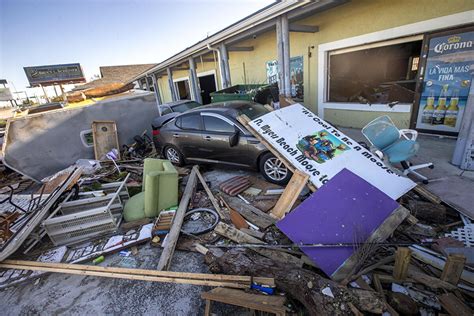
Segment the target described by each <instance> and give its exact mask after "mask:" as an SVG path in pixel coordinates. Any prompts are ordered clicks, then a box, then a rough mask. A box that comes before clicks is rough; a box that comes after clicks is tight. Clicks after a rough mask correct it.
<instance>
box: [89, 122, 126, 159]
mask: <svg viewBox="0 0 474 316" xmlns="http://www.w3.org/2000/svg"><path fill="white" fill-rule="evenodd" d="M92 138H93V142H94V154H95V159H96V160H101V158H103V157H104V156H105V155H106V154H107V153H108V152H109V151H111V150H112V149H113V148H115V149H117V151H118V152H119V154H118V156H119V157H118V159H120V147H119V142H118V137H117V125H116V124H115V121H93V122H92Z"/></svg>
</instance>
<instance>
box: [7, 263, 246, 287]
mask: <svg viewBox="0 0 474 316" xmlns="http://www.w3.org/2000/svg"><path fill="white" fill-rule="evenodd" d="M0 268H6V269H17V270H31V271H43V272H54V273H64V274H74V275H82V276H84V275H85V276H98V277H105V278H113V279H126V280H140V281H151V282H164V283H177V284H192V285H205V286H225V287H232V288H241V289H245V288H249V285H246V284H243V283H238V282H234V281H230V282H227V281H213V280H199V279H188V278H174V277H158V276H149V275H138V274H130V273H116V272H98V271H89V270H79V269H67V268H66V269H64V268H50V267H44V266H32V265H16V264H5V263H0Z"/></svg>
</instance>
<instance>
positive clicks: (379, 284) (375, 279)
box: [373, 273, 385, 297]
mask: <svg viewBox="0 0 474 316" xmlns="http://www.w3.org/2000/svg"><path fill="white" fill-rule="evenodd" d="M373 282H374V287H375V290H376V291H377V292H379V293H380V294H382V295H384V297H385V293H384V291H383V288H382V282H380V278H379V275H378V274H376V273H374V274H373Z"/></svg>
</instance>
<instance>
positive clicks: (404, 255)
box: [393, 247, 411, 280]
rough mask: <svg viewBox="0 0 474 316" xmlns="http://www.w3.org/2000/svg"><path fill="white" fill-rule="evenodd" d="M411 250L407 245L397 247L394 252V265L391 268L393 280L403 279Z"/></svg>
mask: <svg viewBox="0 0 474 316" xmlns="http://www.w3.org/2000/svg"><path fill="white" fill-rule="evenodd" d="M410 259H411V250H410V249H408V248H407V247H398V249H397V253H396V254H395V266H394V268H393V277H394V279H395V280H405V279H406V278H407V275H408V266H409V265H410Z"/></svg>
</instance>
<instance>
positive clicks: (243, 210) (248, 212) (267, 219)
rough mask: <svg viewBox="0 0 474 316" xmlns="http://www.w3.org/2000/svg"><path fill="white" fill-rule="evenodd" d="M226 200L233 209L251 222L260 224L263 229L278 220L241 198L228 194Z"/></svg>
mask: <svg viewBox="0 0 474 316" xmlns="http://www.w3.org/2000/svg"><path fill="white" fill-rule="evenodd" d="M225 201H226V202H227V203H228V204H229V206H230V207H231V208H232V209H234V210H236V211H237V212H239V213H240V215H242V216H243V217H245V218H246V219H247V220H248V221H249V222H250V223H252V224H254V225H256V226H258V227H259V228H261V229H266V228H267V227H269V226H271V225H273V224H275V222H276V220H275V219H274V218H273V217H271V216H270V215H268V214H267V213H264V212H262V211H261V210H259V209H258V208H256V207H254V206H252V205H248V204H245V203H244V202H242V201H241V200H240V199H239V198H236V197H233V196H226V197H225Z"/></svg>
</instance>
